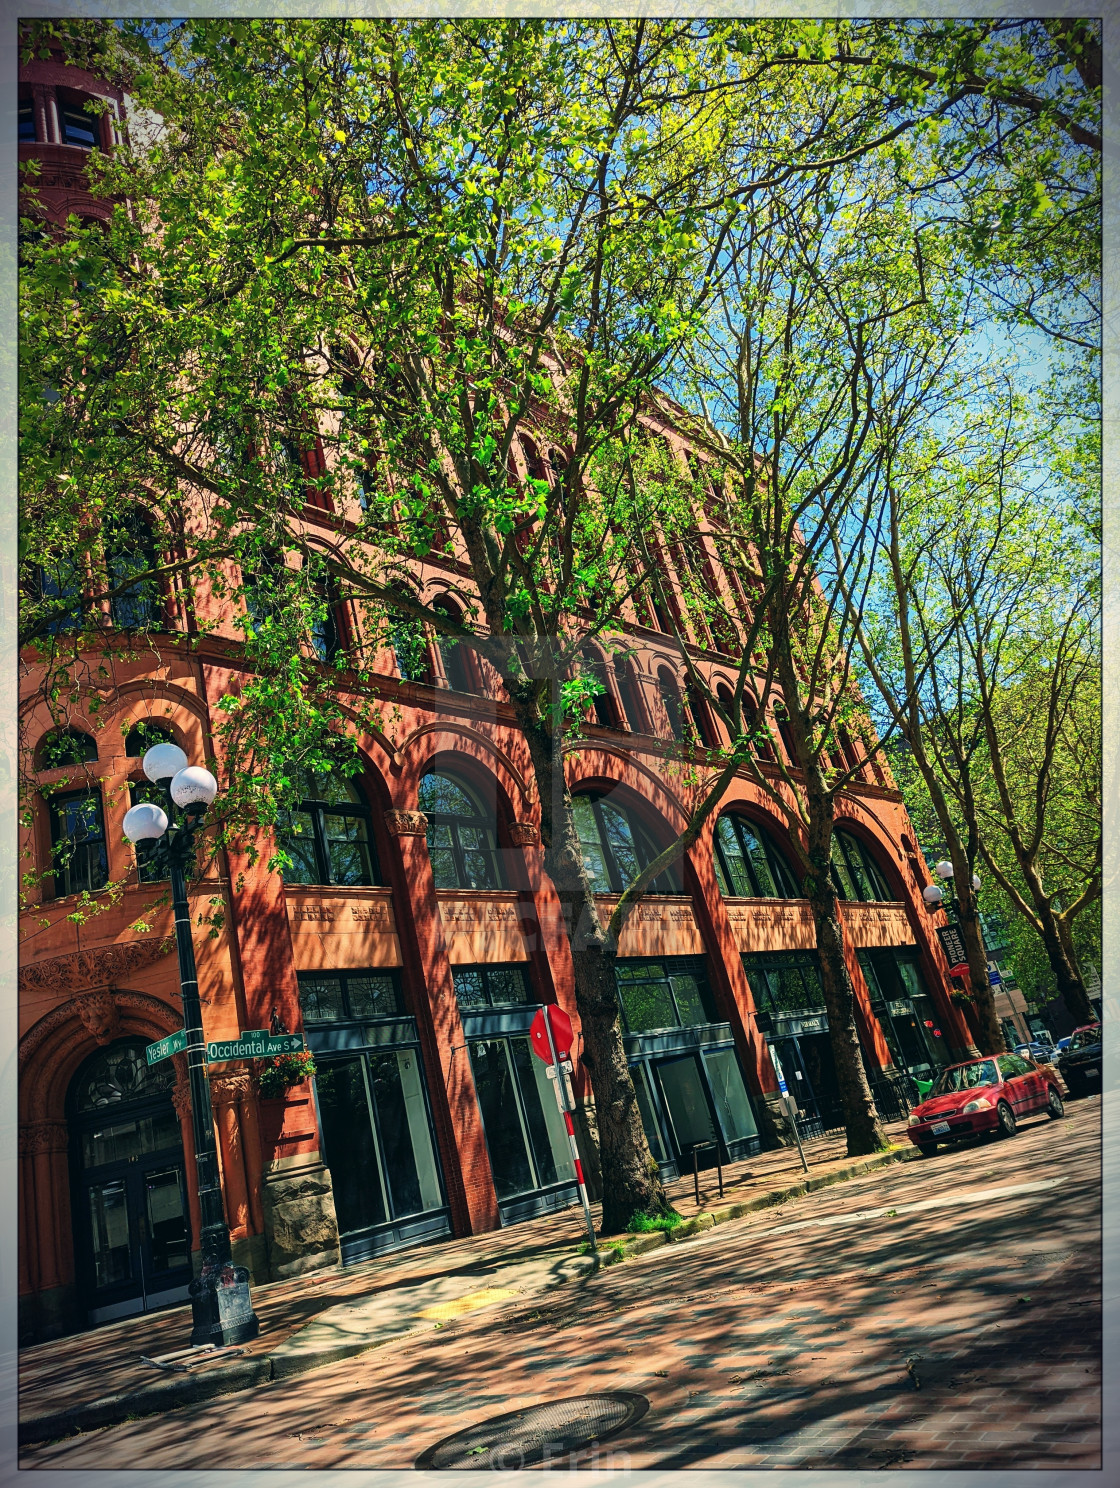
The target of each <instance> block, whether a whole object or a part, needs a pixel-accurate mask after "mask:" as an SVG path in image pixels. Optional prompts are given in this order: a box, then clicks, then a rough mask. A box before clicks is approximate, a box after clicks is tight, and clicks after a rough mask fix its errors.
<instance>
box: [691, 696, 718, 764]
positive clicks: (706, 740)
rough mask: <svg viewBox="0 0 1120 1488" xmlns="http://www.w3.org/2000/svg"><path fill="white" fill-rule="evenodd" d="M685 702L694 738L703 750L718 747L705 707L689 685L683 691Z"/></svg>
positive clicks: (713, 727)
mask: <svg viewBox="0 0 1120 1488" xmlns="http://www.w3.org/2000/svg"><path fill="white" fill-rule="evenodd" d="M685 701H686V704H687V706H688V716H689V718H690V719H691V720H692V727H693V728H694V729H695V730H696V737H697V738H698V739H699V741H700V743H701V744H703V746H704V747H705V749H715V748H717V747H718V745H719V738H718V737H717V735H716V730H715V726H714V724H713V722H712V718H711V715H710V714H709V712H708V708H707V705H706V704H705V702H704V700H703V698H701V696H700V694H699V692H698V691H697V690H696V688H695V687H694V686H693V685H692V684H691V683H689V685H688V687H687V688H686V690H685Z"/></svg>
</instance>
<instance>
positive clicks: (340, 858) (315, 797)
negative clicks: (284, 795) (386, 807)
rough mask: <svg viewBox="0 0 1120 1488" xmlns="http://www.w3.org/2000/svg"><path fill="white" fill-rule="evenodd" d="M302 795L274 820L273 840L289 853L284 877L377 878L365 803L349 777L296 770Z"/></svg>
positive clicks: (318, 880)
mask: <svg viewBox="0 0 1120 1488" xmlns="http://www.w3.org/2000/svg"><path fill="white" fill-rule="evenodd" d="M300 782H301V785H302V799H301V801H300V803H299V805H298V806H296V807H294V808H292V809H289V810H286V811H285V812H284V813H283V814H282V816H281V818H280V821H279V823H278V837H279V845H280V847H281V848H282V849H283V851H284V852H286V853H287V854H288V856H289V857H290V858H291V866H290V867H287V868H285V869H284V870H283V877H284V882H285V883H293V884H295V883H304V884H375V883H379V882H380V878H379V875H378V871H377V856H376V853H375V851H374V846H373V832H372V829H371V826H370V818H369V807H368V806H367V805H366V803H365V801H364V800H363V798H362V794H361V792H360V791H359V790H358V787H357V786H356V785H355V784H354V782H353V781H352V780H348V779H346V777H345V776H343V775H341V774H339V772H338V771H337V770H332V771H331V772H330V773H329V774H328V775H312V774H311V772H310V771H308V770H303V771H301V772H300Z"/></svg>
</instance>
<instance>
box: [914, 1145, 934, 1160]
mask: <svg viewBox="0 0 1120 1488" xmlns="http://www.w3.org/2000/svg"><path fill="white" fill-rule="evenodd" d="M914 1145H915V1146H916V1147H917V1149H918V1151H919V1152H920V1153H921V1154H922V1156H923V1157H932V1156H933V1154H934V1153H935V1152H936V1151H937V1143H936V1142H915V1144H914Z"/></svg>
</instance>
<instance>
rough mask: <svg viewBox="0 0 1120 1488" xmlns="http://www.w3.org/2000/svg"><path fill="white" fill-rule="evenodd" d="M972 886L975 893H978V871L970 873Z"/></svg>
mask: <svg viewBox="0 0 1120 1488" xmlns="http://www.w3.org/2000/svg"><path fill="white" fill-rule="evenodd" d="M972 888H973V891H974V892H975V893H977V894H978V893H979V892H980V875H979V874H978V873H974V874H973V875H972Z"/></svg>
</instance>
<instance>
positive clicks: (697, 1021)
mask: <svg viewBox="0 0 1120 1488" xmlns="http://www.w3.org/2000/svg"><path fill="white" fill-rule="evenodd" d="M615 978H616V983H617V986H618V996H619V1001H620V1002H621V1003H622V1010H623V1015H624V1018H625V1024H626V1031H627V1032H628V1033H648V1032H650V1031H652V1030H653V1029H660V1028H692V1027H695V1026H697V1025H701V1024H705V1023H717V1022H719V1016H718V1014H717V1011H716V1007H715V1001H714V999H713V997H712V992H711V987H710V986H709V983H708V976H707V972H706V970H705V968H704V963H703V960H702V959H700V958H698V957H683V956H682V957H672V958H670V959H668V960H665V961H645V960H637V959H634V960H629V959H628V960H624V961H617V962H616V963H615Z"/></svg>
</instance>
